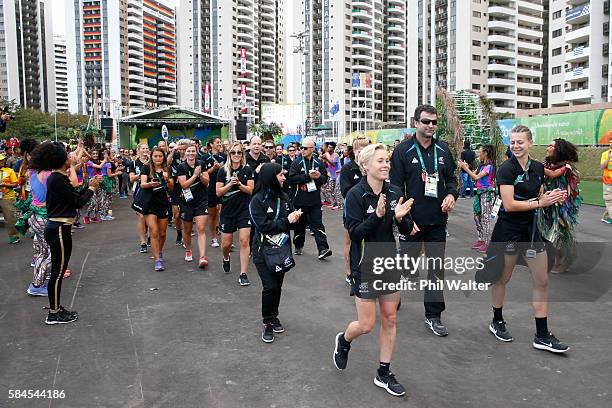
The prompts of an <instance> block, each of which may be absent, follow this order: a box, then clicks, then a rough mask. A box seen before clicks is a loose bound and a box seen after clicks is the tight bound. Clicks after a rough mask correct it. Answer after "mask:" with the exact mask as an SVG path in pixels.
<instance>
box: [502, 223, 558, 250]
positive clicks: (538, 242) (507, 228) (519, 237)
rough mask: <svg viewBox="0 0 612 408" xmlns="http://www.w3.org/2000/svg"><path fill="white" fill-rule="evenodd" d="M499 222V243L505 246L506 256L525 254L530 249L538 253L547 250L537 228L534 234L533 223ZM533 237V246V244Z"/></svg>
mask: <svg viewBox="0 0 612 408" xmlns="http://www.w3.org/2000/svg"><path fill="white" fill-rule="evenodd" d="M498 222H500V223H501V225H500V228H501V231H500V234H499V236H498V237H496V238H499V241H498V242H503V243H504V244H505V248H504V253H505V254H506V255H518V254H525V253H526V251H527V250H528V249H533V250H535V251H536V253H540V252H544V251H545V250H546V244H545V242H544V240H543V239H542V235H540V231H539V230H538V228H537V226H536V227H535V229H536V230H535V233H533V223H529V224H522V223H520V224H519V223H514V222H512V221H510V220H505V219H500V220H499V221H498ZM532 235H533V244H532V242H531V239H532ZM496 241H497V239H496Z"/></svg>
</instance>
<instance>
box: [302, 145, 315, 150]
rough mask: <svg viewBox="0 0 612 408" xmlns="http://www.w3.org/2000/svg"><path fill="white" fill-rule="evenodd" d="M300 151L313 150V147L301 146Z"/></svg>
mask: <svg viewBox="0 0 612 408" xmlns="http://www.w3.org/2000/svg"><path fill="white" fill-rule="evenodd" d="M300 149H302V150H308V149H314V147H308V146H302V147H300Z"/></svg>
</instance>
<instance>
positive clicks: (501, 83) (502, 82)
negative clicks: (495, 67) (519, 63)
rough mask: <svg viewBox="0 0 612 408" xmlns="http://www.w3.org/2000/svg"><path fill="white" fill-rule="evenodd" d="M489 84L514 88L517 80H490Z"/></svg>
mask: <svg viewBox="0 0 612 408" xmlns="http://www.w3.org/2000/svg"><path fill="white" fill-rule="evenodd" d="M487 84H488V85H491V86H514V85H516V80H515V79H511V78H495V77H492V78H488V79H487Z"/></svg>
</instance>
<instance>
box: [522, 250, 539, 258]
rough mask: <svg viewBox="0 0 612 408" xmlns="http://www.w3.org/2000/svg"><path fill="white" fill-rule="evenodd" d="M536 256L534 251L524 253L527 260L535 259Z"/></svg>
mask: <svg viewBox="0 0 612 408" xmlns="http://www.w3.org/2000/svg"><path fill="white" fill-rule="evenodd" d="M537 255H538V253H537V252H536V250H535V249H528V250H527V251H525V256H527V258H529V259H535V258H536V256H537Z"/></svg>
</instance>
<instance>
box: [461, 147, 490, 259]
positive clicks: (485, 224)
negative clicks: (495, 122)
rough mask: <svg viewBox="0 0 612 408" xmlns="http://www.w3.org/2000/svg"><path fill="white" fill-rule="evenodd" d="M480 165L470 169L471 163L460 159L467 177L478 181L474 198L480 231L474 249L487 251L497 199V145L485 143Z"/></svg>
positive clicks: (477, 226)
mask: <svg viewBox="0 0 612 408" xmlns="http://www.w3.org/2000/svg"><path fill="white" fill-rule="evenodd" d="M478 157H479V160H480V166H479V167H478V170H477V171H473V170H471V169H470V164H469V163H467V162H465V161H463V160H459V167H461V170H463V172H464V173H465V174H467V177H470V178H471V179H472V180H474V182H475V183H476V196H475V198H474V222H475V223H476V231H477V232H478V240H477V241H476V242H474V244H473V245H472V249H475V250H477V251H478V252H482V253H486V252H487V248H488V247H489V241H490V240H491V213H492V212H493V206H494V205H495V200H496V199H497V194H496V193H495V147H494V146H493V145H490V144H486V145H483V146H482V147H481V148H480V152H479V156H478Z"/></svg>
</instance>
